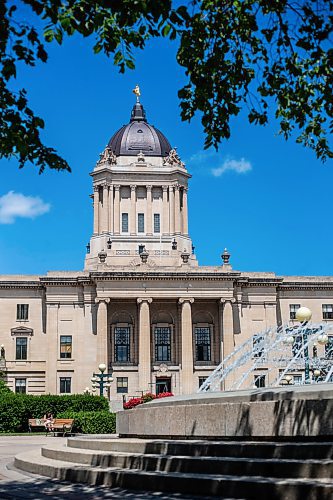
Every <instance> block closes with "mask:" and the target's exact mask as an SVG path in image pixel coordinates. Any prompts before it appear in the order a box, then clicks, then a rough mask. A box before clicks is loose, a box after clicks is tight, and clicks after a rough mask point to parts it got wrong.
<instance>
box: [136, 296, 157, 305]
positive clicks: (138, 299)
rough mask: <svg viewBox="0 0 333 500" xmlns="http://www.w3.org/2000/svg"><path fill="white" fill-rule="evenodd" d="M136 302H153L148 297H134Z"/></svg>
mask: <svg viewBox="0 0 333 500" xmlns="http://www.w3.org/2000/svg"><path fill="white" fill-rule="evenodd" d="M136 301H137V303H138V304H142V303H143V302H147V303H148V304H151V303H152V302H153V299H152V298H150V297H139V298H137V299H136Z"/></svg>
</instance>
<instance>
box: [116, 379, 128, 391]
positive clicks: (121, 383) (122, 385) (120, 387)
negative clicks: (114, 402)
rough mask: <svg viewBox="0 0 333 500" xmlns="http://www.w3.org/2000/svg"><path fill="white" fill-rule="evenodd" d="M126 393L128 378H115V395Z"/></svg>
mask: <svg viewBox="0 0 333 500" xmlns="http://www.w3.org/2000/svg"><path fill="white" fill-rule="evenodd" d="M126 392H128V377H117V393H118V394H119V393H126Z"/></svg>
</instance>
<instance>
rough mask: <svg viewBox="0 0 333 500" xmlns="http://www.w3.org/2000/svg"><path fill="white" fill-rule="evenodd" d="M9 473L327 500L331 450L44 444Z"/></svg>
mask: <svg viewBox="0 0 333 500" xmlns="http://www.w3.org/2000/svg"><path fill="white" fill-rule="evenodd" d="M14 465H15V466H16V467H17V468H19V469H21V470H24V471H26V472H30V473H35V474H39V475H44V476H48V477H52V478H58V479H60V480H65V481H71V482H79V483H88V484H90V485H105V486H109V487H111V488H116V487H117V488H125V489H132V490H141V491H142V490H143V491H153V492H169V493H179V494H183V495H192V496H193V497H194V496H200V495H201V496H204V497H212V498H214V497H218V498H243V499H244V498H246V499H254V498H255V499H256V500H257V499H258V497H260V496H261V498H262V499H268V498H269V500H274V499H281V500H319V499H320V500H326V499H327V500H331V499H332V498H333V443H332V442H320V441H319V442H296V441H290V442H273V441H272V442H266V441H265V442H264V441H242V442H240V441H204V440H188V441H180V440H169V441H168V440H156V439H155V440H148V439H133V438H132V439H131V438H130V439H121V438H114V437H113V438H111V437H110V436H108V437H107V438H105V437H104V438H102V437H93V436H91V437H86V436H85V437H83V436H82V437H73V438H68V440H67V445H64V444H58V443H57V442H56V439H54V440H53V439H52V438H50V441H49V443H48V444H47V445H46V446H43V447H42V449H41V450H36V451H33V452H31V451H29V452H25V453H21V454H20V455H17V456H16V457H15V462H14Z"/></svg>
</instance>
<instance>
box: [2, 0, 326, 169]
mask: <svg viewBox="0 0 333 500" xmlns="http://www.w3.org/2000/svg"><path fill="white" fill-rule="evenodd" d="M21 3H23V4H26V5H29V6H30V7H31V8H32V9H33V11H34V13H35V14H36V15H37V16H39V17H40V18H41V19H42V21H43V23H44V32H43V39H42V37H41V35H40V34H39V33H38V31H37V30H36V29H35V28H34V27H31V26H29V25H28V24H27V23H24V22H21V21H20V20H19V14H18V9H17V7H16V6H11V7H9V6H8V4H7V2H6V1H4V0H2V1H1V0H0V15H1V18H2V19H4V22H3V23H2V26H1V29H0V54H1V78H0V100H1V108H2V109H1V114H0V116H1V127H0V130H1V136H0V154H1V156H3V157H7V158H8V157H11V156H13V155H14V156H17V157H18V159H19V162H20V166H21V167H22V166H23V165H24V164H25V163H26V162H27V161H30V162H33V163H35V164H36V165H37V166H38V167H39V170H40V172H42V171H43V170H44V169H45V167H46V166H48V167H50V168H55V169H58V170H70V168H69V166H68V164H67V162H66V161H65V160H63V159H62V158H60V157H59V156H58V155H57V154H56V152H55V151H54V150H53V149H52V148H48V147H46V146H44V145H43V144H42V142H41V139H40V130H41V129H42V128H43V127H44V122H43V120H42V119H41V118H39V117H37V116H35V115H34V113H33V111H32V110H31V109H30V108H29V106H28V101H27V96H26V92H25V91H24V89H23V90H21V91H20V92H18V93H17V94H16V93H15V92H13V91H12V90H10V87H9V84H10V81H11V79H13V78H15V76H16V64H17V62H18V61H23V62H24V63H25V64H28V65H30V66H33V65H35V63H36V61H37V60H40V61H43V62H46V61H47V52H46V50H45V45H44V41H46V42H52V41H54V40H55V41H56V42H58V43H59V44H61V43H62V41H63V39H64V37H65V36H71V35H73V34H74V33H80V34H81V35H82V36H83V37H88V36H91V35H94V36H95V38H96V43H95V45H94V52H95V53H99V52H101V51H102V52H104V53H105V54H106V55H108V56H113V62H114V64H115V65H116V66H117V67H118V68H119V70H120V72H124V71H125V70H126V69H134V68H135V61H134V57H133V53H132V49H133V48H140V49H144V47H145V44H146V42H147V41H148V40H149V39H151V38H154V37H160V36H162V37H167V38H169V39H171V40H176V41H177V43H178V44H179V48H178V53H177V61H178V63H179V64H180V65H181V66H183V67H184V68H185V72H186V75H187V79H188V81H187V84H186V85H185V86H184V87H183V88H182V89H180V90H179V93H178V95H179V98H180V104H181V117H182V119H183V120H189V121H190V120H191V119H192V118H193V116H195V114H197V113H199V114H200V116H201V122H202V125H203V128H204V132H205V135H206V140H205V147H206V148H209V147H211V146H214V147H215V148H218V145H219V143H220V142H221V140H223V139H227V138H229V137H230V133H231V131H230V119H231V118H232V117H233V116H236V115H238V114H239V113H240V111H241V109H243V108H244V109H246V110H247V116H248V120H249V121H250V123H254V124H258V125H265V124H266V123H268V120H269V117H270V114H269V110H270V109H272V110H273V112H274V113H275V117H276V119H277V121H278V123H279V133H281V134H282V135H283V136H284V137H285V138H286V139H289V138H291V137H292V138H295V139H296V142H298V143H300V144H303V145H304V146H306V147H309V148H311V149H313V150H314V151H315V153H316V156H317V158H319V159H321V160H322V161H325V160H326V159H327V158H333V151H332V148H331V147H330V144H329V140H328V136H329V134H330V132H332V131H333V100H332V94H333V72H332V68H333V49H332V43H331V39H330V36H331V35H332V26H333V1H332V0H303V1H302V0H299V1H296V0H295V1H294V0H224V1H222V0H193V1H192V2H186V1H185V2H184V5H181V6H179V5H178V6H177V7H175V6H174V3H176V2H172V0H136V1H135V2H133V0H104V1H102V0H95V1H91V0H67V1H61V0H46V1H38V0H22V2H21ZM177 4H179V2H177ZM16 16H17V17H16Z"/></svg>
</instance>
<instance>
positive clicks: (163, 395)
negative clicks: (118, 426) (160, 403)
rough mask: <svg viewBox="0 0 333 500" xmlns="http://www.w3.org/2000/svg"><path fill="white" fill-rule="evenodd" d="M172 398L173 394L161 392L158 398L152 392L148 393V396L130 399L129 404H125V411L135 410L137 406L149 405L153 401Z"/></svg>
mask: <svg viewBox="0 0 333 500" xmlns="http://www.w3.org/2000/svg"><path fill="white" fill-rule="evenodd" d="M170 396H173V394H172V392H161V393H160V394H158V395H157V396H155V394H152V393H151V392H147V394H144V395H143V396H141V398H132V399H130V400H129V401H127V403H124V404H123V408H124V410H130V409H131V408H135V406H138V405H142V404H143V403H149V401H152V400H153V399H160V398H169V397H170Z"/></svg>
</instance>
